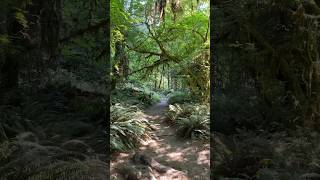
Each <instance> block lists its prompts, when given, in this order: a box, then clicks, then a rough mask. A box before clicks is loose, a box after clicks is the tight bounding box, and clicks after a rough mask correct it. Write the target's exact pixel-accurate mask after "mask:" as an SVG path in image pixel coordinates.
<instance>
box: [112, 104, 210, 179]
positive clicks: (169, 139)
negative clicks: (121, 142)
mask: <svg viewBox="0 0 320 180" xmlns="http://www.w3.org/2000/svg"><path fill="white" fill-rule="evenodd" d="M167 108H168V104H167V100H166V99H162V100H161V102H160V103H158V104H156V105H154V106H152V107H150V108H148V109H146V110H145V115H144V116H145V117H144V118H146V119H147V120H149V122H150V123H151V124H152V126H153V128H152V129H153V131H152V132H151V134H152V135H151V137H150V138H149V139H148V140H146V141H145V142H143V143H142V144H141V146H140V147H139V149H137V150H134V151H131V152H127V153H117V154H116V155H113V156H112V159H111V176H112V177H115V178H116V179H121V177H119V175H120V174H119V167H128V166H133V164H132V158H131V157H133V156H134V154H136V153H137V152H138V153H139V154H143V155H146V156H148V157H152V158H153V159H154V160H156V161H157V162H159V163H160V164H162V165H164V166H167V167H170V168H172V169H174V170H178V171H180V172H184V173H185V174H186V175H187V177H192V178H191V179H199V180H200V179H201V180H206V179H209V177H210V149H209V147H210V144H209V143H206V142H202V141H201V140H186V139H181V138H179V137H177V135H176V130H175V129H174V128H173V127H172V126H170V125H169V124H168V123H166V121H165V120H166V116H165V114H164V113H165V110H166V109H167ZM130 158H131V159H130ZM154 175H155V176H154V177H156V179H163V178H165V177H164V176H166V177H167V178H168V174H154ZM172 179H175V178H172ZM177 179H181V178H177Z"/></svg>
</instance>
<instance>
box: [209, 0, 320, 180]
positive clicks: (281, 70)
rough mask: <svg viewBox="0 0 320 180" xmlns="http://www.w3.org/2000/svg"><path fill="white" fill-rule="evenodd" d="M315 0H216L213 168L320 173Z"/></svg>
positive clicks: (271, 175) (235, 173)
mask: <svg viewBox="0 0 320 180" xmlns="http://www.w3.org/2000/svg"><path fill="white" fill-rule="evenodd" d="M319 13H320V2H319V1H316V0H314V1H313V0H311V1H296V0H290V1H289V0H280V1H274V0H267V1H263V0H261V1H260V0H259V1H256V0H254V1H253V0H241V1H216V2H213V6H212V8H211V15H212V21H213V33H212V36H211V38H212V43H213V48H212V53H213V61H214V62H213V64H212V67H213V69H214V71H213V76H212V77H211V79H212V80H213V82H212V89H213V97H212V99H211V104H212V108H211V114H212V116H211V117H212V118H213V121H212V122H213V123H212V126H211V130H212V132H213V143H214V144H213V145H212V148H213V151H212V153H213V154H214V155H213V156H212V157H211V158H212V164H213V167H212V168H213V170H212V176H213V177H215V178H217V179H219V178H221V177H237V178H242V179H306V178H315V179H317V178H319V177H320V175H319V174H320V169H319V167H320V166H319V163H320V160H319V151H320V149H319V122H320V121H319V117H320V116H319V110H320V109H319V108H320V104H319V103H320V99H319V97H320V96H319V95H320V89H319V84H320V81H319V80H320V79H319V78H320V76H319V75H320V74H319V72H320V69H319V67H320V66H319V62H320V60H319V50H320V49H319V32H320V31H319V15H320V14H319Z"/></svg>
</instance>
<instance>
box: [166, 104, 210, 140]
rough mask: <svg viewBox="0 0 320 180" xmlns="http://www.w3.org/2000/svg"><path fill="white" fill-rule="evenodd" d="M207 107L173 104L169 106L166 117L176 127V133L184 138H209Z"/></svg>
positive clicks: (203, 105) (202, 105)
mask: <svg viewBox="0 0 320 180" xmlns="http://www.w3.org/2000/svg"><path fill="white" fill-rule="evenodd" d="M209 113H210V112H209V105H206V104H187V103H185V104H174V105H169V110H168V112H167V117H168V119H169V121H170V123H172V124H174V126H177V133H178V135H179V136H181V137H184V138H204V139H208V138H209V133H210V132H209V123H210V114H209Z"/></svg>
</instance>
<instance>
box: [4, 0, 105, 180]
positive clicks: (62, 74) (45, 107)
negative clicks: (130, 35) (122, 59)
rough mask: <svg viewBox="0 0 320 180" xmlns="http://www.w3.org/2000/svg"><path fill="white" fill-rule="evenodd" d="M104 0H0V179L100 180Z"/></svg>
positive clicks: (102, 176)
mask: <svg viewBox="0 0 320 180" xmlns="http://www.w3.org/2000/svg"><path fill="white" fill-rule="evenodd" d="M108 7H109V6H108V4H107V1H104V0H90V1H82V0H80V1H78V0H70V1H62V0H47V1H41V0H31V1H29V0H28V1H12V0H10V1H9V0H3V1H1V2H0V164H1V166H0V179H19V180H20V179H107V178H108V177H107V170H108V166H107V165H108V163H107V156H106V151H107V149H106V147H107V143H106V141H107V140H106V137H107V135H106V133H105V119H106V111H107V108H106V102H107V100H108V99H107V96H106V94H107V91H106V73H107V72H106V71H107V67H108V66H107V63H108V61H106V59H107V58H108V54H109V47H108V44H107V43H106V42H107V41H108V36H107V34H108V32H107V31H108V28H107V27H108V25H109V20H108V18H106V17H108V16H107V14H108V12H109V11H108Z"/></svg>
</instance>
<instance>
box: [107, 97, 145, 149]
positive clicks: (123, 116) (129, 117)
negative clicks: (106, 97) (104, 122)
mask: <svg viewBox="0 0 320 180" xmlns="http://www.w3.org/2000/svg"><path fill="white" fill-rule="evenodd" d="M149 127H150V124H149V122H148V121H147V120H146V119H145V118H144V117H143V113H142V112H141V111H140V110H139V108H138V107H135V106H131V107H129V106H125V105H123V104H119V103H117V104H115V105H112V106H111V125H110V146H111V150H112V151H126V150H129V149H132V148H136V147H137V146H138V145H139V143H140V141H141V140H143V139H145V138H147V137H148V136H149V133H148V131H149Z"/></svg>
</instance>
